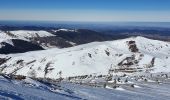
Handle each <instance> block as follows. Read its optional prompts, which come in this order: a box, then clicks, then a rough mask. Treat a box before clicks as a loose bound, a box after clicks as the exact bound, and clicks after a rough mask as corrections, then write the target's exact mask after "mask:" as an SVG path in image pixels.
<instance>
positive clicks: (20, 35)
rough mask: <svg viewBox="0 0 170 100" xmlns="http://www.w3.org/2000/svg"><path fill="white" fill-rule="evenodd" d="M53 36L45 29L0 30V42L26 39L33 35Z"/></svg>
mask: <svg viewBox="0 0 170 100" xmlns="http://www.w3.org/2000/svg"><path fill="white" fill-rule="evenodd" d="M48 36H54V35H53V34H51V33H49V32H46V31H27V30H17V31H6V32H3V31H0V42H2V41H4V40H7V39H23V40H27V39H29V38H34V37H48Z"/></svg>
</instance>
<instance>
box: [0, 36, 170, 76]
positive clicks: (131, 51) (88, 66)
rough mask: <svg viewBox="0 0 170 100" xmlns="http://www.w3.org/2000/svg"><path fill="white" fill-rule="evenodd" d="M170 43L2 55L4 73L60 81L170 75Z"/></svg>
mask: <svg viewBox="0 0 170 100" xmlns="http://www.w3.org/2000/svg"><path fill="white" fill-rule="evenodd" d="M169 65H170V43H168V42H163V41H158V40H151V39H147V38H144V37H132V38H127V39H122V40H116V41H106V42H93V43H89V44H84V45H79V46H75V47H70V48H65V49H57V48H54V49H49V50H42V51H32V52H27V53H20V54H9V55H0V68H1V72H2V73H6V74H17V75H26V76H34V77H49V78H54V79H56V78H59V77H60V76H61V75H62V77H70V76H80V75H92V74H97V75H101V74H102V75H106V74H108V70H112V71H114V72H115V73H120V74H121V73H126V74H135V73H139V72H154V73H155V72H170V66H169Z"/></svg>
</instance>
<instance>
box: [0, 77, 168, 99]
mask: <svg viewBox="0 0 170 100" xmlns="http://www.w3.org/2000/svg"><path fill="white" fill-rule="evenodd" d="M138 85H139V86H138V87H137V86H135V87H134V88H133V87H130V86H128V85H127V86H126V87H125V86H124V87H123V86H122V87H118V88H116V89H113V88H110V87H109V88H108V87H106V88H101V87H95V88H94V87H90V86H87V85H78V84H72V83H68V82H61V83H56V82H55V83H54V82H50V81H48V82H46V81H43V80H39V81H38V80H34V79H31V78H28V77H26V78H25V79H23V80H16V79H9V78H8V77H7V76H6V77H4V76H0V99H1V100H113V99H114V100H169V99H170V95H169V93H170V88H167V87H169V86H170V85H169V84H167V83H162V84H160V85H158V84H156V83H150V82H145V83H144V84H143V83H142V82H141V83H140V84H139V83H138ZM127 87H128V88H127Z"/></svg>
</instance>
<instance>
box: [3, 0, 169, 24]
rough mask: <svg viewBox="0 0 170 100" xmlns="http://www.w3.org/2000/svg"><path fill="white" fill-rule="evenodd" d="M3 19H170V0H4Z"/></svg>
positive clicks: (161, 20) (159, 20) (152, 20)
mask: <svg viewBox="0 0 170 100" xmlns="http://www.w3.org/2000/svg"><path fill="white" fill-rule="evenodd" d="M0 20H47V21H145V22H146V21H150V22H167V21H168V22H170V0H0Z"/></svg>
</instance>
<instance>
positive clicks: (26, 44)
mask: <svg viewBox="0 0 170 100" xmlns="http://www.w3.org/2000/svg"><path fill="white" fill-rule="evenodd" d="M51 36H54V35H53V34H51V33H49V32H46V31H26V30H19V31H0V54H8V53H22V52H27V51H34V50H43V48H42V46H41V45H38V44H37V43H33V42H32V40H33V39H34V38H38V37H51Z"/></svg>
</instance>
